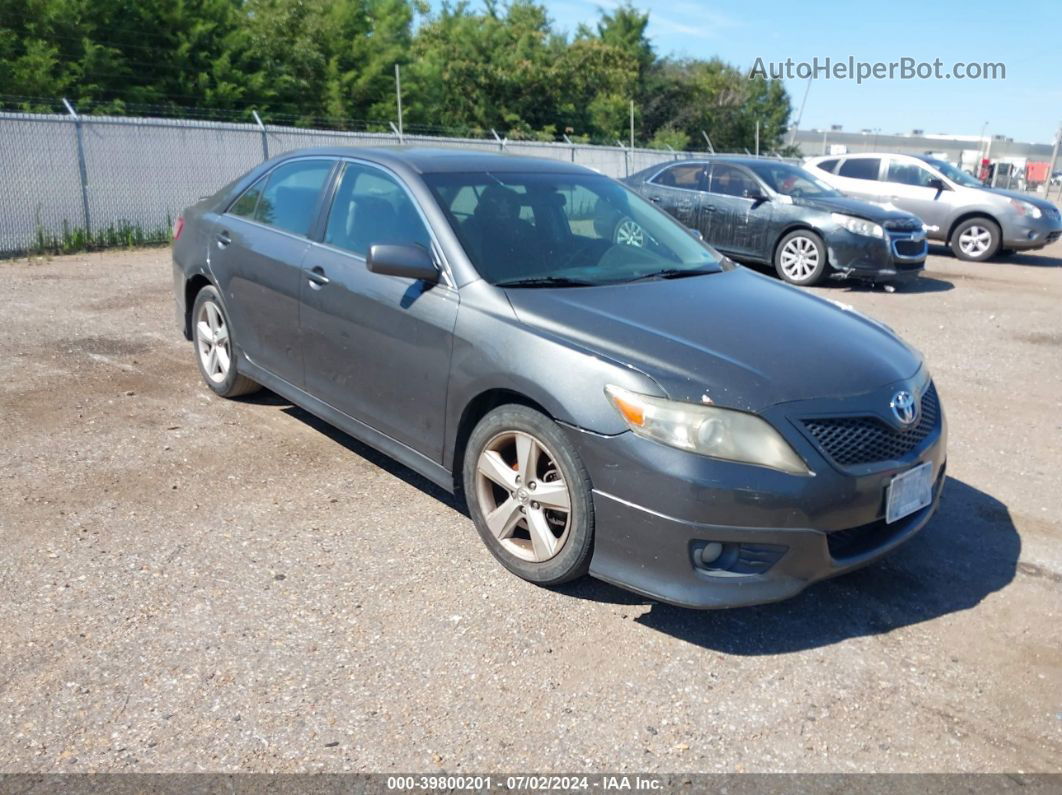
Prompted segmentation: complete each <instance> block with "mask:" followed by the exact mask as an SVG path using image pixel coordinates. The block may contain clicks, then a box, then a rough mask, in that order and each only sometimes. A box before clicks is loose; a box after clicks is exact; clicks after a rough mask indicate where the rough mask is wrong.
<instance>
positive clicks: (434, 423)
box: [301, 162, 458, 461]
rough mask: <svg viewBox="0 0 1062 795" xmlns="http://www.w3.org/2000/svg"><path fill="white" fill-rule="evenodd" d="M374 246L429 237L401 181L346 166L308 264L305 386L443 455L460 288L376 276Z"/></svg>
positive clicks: (436, 456) (437, 457)
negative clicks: (371, 266)
mask: <svg viewBox="0 0 1062 795" xmlns="http://www.w3.org/2000/svg"><path fill="white" fill-rule="evenodd" d="M375 243H396V244H403V245H420V246H423V247H424V248H426V249H428V250H433V245H432V239H431V235H430V234H429V232H428V228H427V226H426V224H425V222H424V220H423V218H422V217H421V215H420V213H419V212H418V211H417V208H416V205H415V203H414V201H413V199H412V198H411V197H410V195H409V194H408V193H407V192H406V190H405V188H404V187H403V186H402V185H401V184H400V183H399V181H398V179H397V178H396V177H394V176H392V175H391V174H389V173H387V172H385V171H383V170H381V169H378V168H376V167H374V166H370V165H366V164H362V163H355V162H348V163H347V164H346V165H345V167H344V171H343V174H342V176H341V178H340V181H339V184H338V186H337V188H336V192H335V197H334V199H333V201H332V204H331V207H330V209H329V212H328V219H327V224H326V227H325V230H324V237H323V240H322V241H321V242H319V243H314V244H313V245H311V247H310V250H309V251H308V252H307V254H306V257H305V260H304V262H303V274H302V277H303V278H302V310H301V312H302V317H301V327H302V338H303V350H304V357H305V363H306V379H305V380H306V391H307V392H309V393H310V394H311V395H313V396H314V397H316V398H318V399H320V400H323V401H324V402H325V403H328V404H329V405H330V406H332V407H333V408H335V409H338V410H339V411H341V412H343V413H344V414H346V415H348V416H350V417H353V418H354V419H356V420H359V421H360V422H363V423H365V424H366V425H369V426H371V427H372V428H374V429H375V430H377V431H379V432H381V433H383V434H386V435H387V436H390V437H391V438H392V439H395V440H397V441H399V442H402V443H403V444H405V445H406V446H408V447H411V448H413V449H414V450H417V451H418V452H420V453H422V454H423V455H426V456H428V457H430V458H431V459H432V460H434V461H441V460H442V450H443V431H444V427H443V417H444V415H445V411H444V408H445V404H446V390H447V381H448V378H449V373H450V351H451V344H452V338H453V337H452V335H453V328H454V324H455V322H456V320H457V306H458V294H457V291H456V290H454V289H452V288H451V287H450V286H449V285H448V284H446V283H445V281H443V282H440V283H439V284H436V285H429V284H426V283H425V282H422V281H415V280H413V279H404V278H400V277H398V276H386V275H383V274H378V273H371V272H370V271H369V270H368V268H367V267H366V265H365V256H366V254H367V253H368V251H369V247H370V246H372V245H373V244H375Z"/></svg>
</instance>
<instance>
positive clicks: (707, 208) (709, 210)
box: [704, 204, 715, 213]
mask: <svg viewBox="0 0 1062 795" xmlns="http://www.w3.org/2000/svg"><path fill="white" fill-rule="evenodd" d="M704 209H705V210H707V211H708V212H710V213H714V212H715V205H714V204H708V205H706V206H705V208H704Z"/></svg>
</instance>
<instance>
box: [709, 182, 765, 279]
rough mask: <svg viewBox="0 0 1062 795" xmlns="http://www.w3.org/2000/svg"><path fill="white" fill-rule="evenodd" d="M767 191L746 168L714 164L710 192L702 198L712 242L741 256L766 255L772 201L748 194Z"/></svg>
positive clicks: (759, 256)
mask: <svg viewBox="0 0 1062 795" xmlns="http://www.w3.org/2000/svg"><path fill="white" fill-rule="evenodd" d="M765 193H766V191H764V190H763V188H762V187H761V186H760V184H759V183H758V182H757V181H756V179H755V177H753V176H752V174H751V173H750V172H748V171H746V170H745V169H744V168H741V167H740V166H735V165H731V164H729V163H713V164H712V168H711V172H710V174H709V181H708V192H707V193H705V194H704V197H703V199H702V200H701V201H702V207H701V214H702V215H707V216H710V217H711V225H710V227H709V228H710V230H711V236H710V237H706V240H707V241H708V243H710V244H711V245H713V246H715V247H717V248H719V249H720V250H722V251H724V252H726V253H728V254H733V255H734V256H737V257H745V258H750V259H759V258H762V257H763V256H764V248H765V245H766V243H765V240H766V234H767V231H768V228H769V226H770V220H771V203H770V202H769V201H764V200H762V199H752V198H747V196H748V195H750V194H751V195H755V194H765Z"/></svg>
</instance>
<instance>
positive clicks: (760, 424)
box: [605, 386, 810, 475]
mask: <svg viewBox="0 0 1062 795" xmlns="http://www.w3.org/2000/svg"><path fill="white" fill-rule="evenodd" d="M605 394H607V395H608V398H609V400H611V401H612V405H613V406H615V407H616V411H618V412H619V413H620V416H621V417H623V419H624V420H625V421H626V423H627V425H628V426H630V429H631V430H632V431H634V432H635V433H636V434H638V435H639V436H644V437H645V438H646V439H652V440H654V441H657V442H660V443H662V444H666V445H670V446H671V447H677V448H679V449H680V450H689V451H690V452H694V453H699V454H700V455H706V456H711V457H712V458H723V459H726V460H727V461H741V462H744V463H746V464H759V465H760V466H765V467H771V468H772V469H780V470H782V471H783V472H789V473H791V474H794V475H807V474H810V473H809V471H808V468H807V465H806V464H805V463H804V461H803V460H802V459H801V458H800V456H798V455H797V454H796V452H795V451H794V450H793V448H792V447H790V446H789V443H788V442H786V440H785V439H783V438H782V435H781V434H780V433H778V431H776V430H775V429H774V428H773V427H771V425H770V424H769V423H767V422H766V421H765V420H762V419H760V418H759V417H757V416H756V415H754V414H746V413H745V412H743V411H734V410H733V409H722V408H719V407H718V406H699V405H696V404H693V403H678V402H675V401H673V400H665V399H664V398H657V397H650V396H648V395H639V394H638V393H636V392H629V391H627V390H626V389H622V388H621V387H618V386H607V387H605Z"/></svg>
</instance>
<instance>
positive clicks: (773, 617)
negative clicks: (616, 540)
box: [567, 478, 1021, 655]
mask: <svg viewBox="0 0 1062 795" xmlns="http://www.w3.org/2000/svg"><path fill="white" fill-rule="evenodd" d="M1020 553H1021V539H1020V537H1019V535H1018V531H1017V529H1016V528H1015V526H1014V523H1013V521H1012V520H1011V517H1010V512H1009V511H1008V510H1007V507H1006V506H1005V505H1004V504H1003V503H1001V502H1000V501H999V500H997V499H995V498H994V497H992V496H990V495H988V494H986V493H984V492H983V491H979V490H978V489H975V488H973V487H972V486H969V485H967V484H965V483H963V482H962V481H959V480H956V479H954V478H948V479H947V482H946V484H945V488H944V494H943V497H942V502H941V506H940V510H939V511H938V512H937V514H936V516H934V518H933V519H932V520H931V521H930V523H929V525H928V526H927V527H926V528H925V529H924V530H923V531H922V532H921V533H920V534H919V535H917V536H915V538H913V539H912V540H911V541H910V542H908V543H907V544H905V545H903V546H902V547H900V548H899V549H897V550H895V551H894V552H893V553H892V554H891V555H890V556H888V557H887V558H884V559H883V560H881V561H878V562H877V563H874V564H871V565H870V566H868V567H866V568H864V569H860V570H859V571H856V572H853V573H852V574H848V575H845V576H842V577H838V578H836V579H833V580H827V581H825V582H820V583H817V584H815V585H812V586H810V587H809V588H808V589H807V590H806V591H804V592H803V593H801V594H799V595H798V596H796V597H794V598H792V599H789V600H786V601H784V602H778V603H775V604H769V605H760V606H757V607H745V608H736V609H732V610H716V611H705V612H698V611H693V610H686V609H683V608H678V607H672V606H670V605H665V604H659V603H649V602H647V600H645V599H638V598H637V597H631V596H630V595H628V594H626V593H624V592H622V591H619V589H616V588H613V587H611V586H608V585H605V584H603V583H597V582H595V581H587V582H580V583H577V584H575V585H573V586H569V588H568V590H567V592H568V593H569V595H571V596H578V597H580V598H584V599H594V600H600V601H608V602H619V603H624V604H626V603H631V604H646V603H649V604H651V608H650V610H649V611H648V612H646V613H644V614H643V615H641V616H639V617H638V618H637V619H636V621H638V622H639V623H640V624H643V625H644V626H646V627H649V628H651V629H654V630H657V631H658V632H663V633H666V634H668V635H671V636H673V637H675V638H679V639H680V640H684V641H686V642H688V643H693V644H696V645H698V646H703V647H704V648H707V649H713V650H715V651H719V652H724V653H726V654H740V655H764V654H784V653H789V652H797V651H803V650H806V649H814V648H819V647H823V646H829V645H831V644H834V643H838V642H840V641H843V640H847V639H849V638H855V637H862V636H866V635H877V634H882V633H887V632H891V631H892V630H894V629H898V628H900V627H905V626H910V625H912V624H918V623H921V622H923V621H930V620H932V619H934V618H938V617H939V616H943V615H947V614H948V613H955V612H958V611H961V610H968V609H970V608H972V607H975V606H976V605H978V604H979V603H980V602H981V601H982V600H983V599H985V597H987V596H988V595H990V594H992V593H994V592H995V591H998V590H1000V589H1002V588H1004V587H1006V586H1007V585H1008V584H1009V583H1010V582H1011V580H1013V579H1014V574H1015V572H1016V570H1017V564H1018V557H1019V555H1020Z"/></svg>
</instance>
